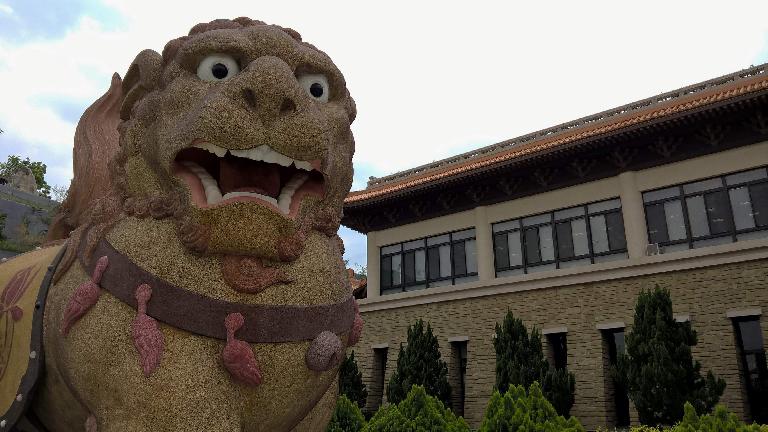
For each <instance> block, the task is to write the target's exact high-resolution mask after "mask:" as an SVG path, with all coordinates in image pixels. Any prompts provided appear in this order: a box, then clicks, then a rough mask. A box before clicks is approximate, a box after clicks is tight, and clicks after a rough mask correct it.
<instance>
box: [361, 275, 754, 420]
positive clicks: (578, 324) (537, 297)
mask: <svg viewBox="0 0 768 432" xmlns="http://www.w3.org/2000/svg"><path fill="white" fill-rule="evenodd" d="M655 284H658V285H659V286H661V287H665V288H669V289H670V290H671V292H672V300H673V307H674V312H675V314H689V315H690V317H691V321H692V323H693V327H694V329H695V330H696V331H697V332H698V336H699V343H698V345H697V346H695V347H694V348H693V355H694V358H695V359H697V360H699V361H700V362H701V364H702V369H703V370H704V371H706V370H707V369H712V370H713V371H714V373H715V374H717V375H718V376H720V377H722V378H723V379H725V380H726V382H727V387H726V390H725V394H724V395H723V397H722V399H721V402H722V403H724V404H725V405H726V406H727V407H728V409H730V410H732V411H734V412H735V413H737V414H738V415H739V416H741V417H743V418H748V407H747V404H746V395H745V391H744V387H743V382H742V381H741V380H740V378H739V376H740V375H739V369H740V367H741V366H740V360H739V357H738V354H737V342H736V339H735V334H734V329H733V325H732V323H731V320H730V319H728V318H726V315H725V313H726V311H728V310H732V309H746V308H755V307H759V308H762V310H763V312H764V313H765V311H768V261H766V260H758V261H749V262H742V263H736V264H727V265H720V266H713V267H707V268H703V269H695V270H686V271H678V272H669V273H659V274H654V275H649V276H638V277H633V278H626V279H618V280H612V281H605V282H596V283H587V284H581V285H572V286H565V287H551V288H546V289H536V290H531V291H522V292H514V293H509V294H502V295H496V296H487V297H480V298H473V299H464V300H454V301H445V302H439V303H430V304H424V305H419V306H413V307H403V308H398V309H388V310H379V311H370V312H363V314H362V315H363V319H364V320H365V322H366V328H367V329H368V331H366V332H363V338H362V340H361V341H360V344H358V346H357V347H355V357H356V358H357V361H358V364H359V366H360V369H361V371H363V379H364V381H365V384H366V385H367V386H368V402H367V406H366V409H368V410H370V409H375V408H376V407H377V406H378V404H379V403H380V401H382V400H383V402H384V403H386V383H387V382H388V381H389V379H390V377H391V375H392V372H393V371H394V370H395V367H396V362H397V352H398V347H399V345H400V344H401V343H405V342H406V330H407V328H408V325H409V324H412V323H413V322H414V321H415V320H416V319H418V318H423V319H424V320H426V321H429V322H430V323H431V325H432V328H433V329H434V332H435V335H436V336H437V337H438V339H439V341H440V350H441V352H442V355H443V358H444V359H445V360H446V361H447V362H448V365H449V368H452V369H455V367H456V364H457V360H456V359H454V358H453V356H455V355H456V354H455V352H456V350H455V349H452V348H451V344H450V343H449V342H448V338H452V337H457V336H468V337H469V340H468V342H467V350H468V360H467V372H466V390H465V391H466V394H465V402H464V414H465V418H466V419H467V421H468V422H469V424H470V426H472V427H478V426H479V424H480V422H481V421H482V416H483V414H484V411H485V406H486V403H487V401H488V399H489V397H490V394H491V392H492V391H493V386H494V382H495V352H494V349H493V334H494V326H495V324H496V322H500V321H501V320H503V318H504V315H505V313H506V311H507V309H509V310H511V311H512V312H514V314H515V315H516V316H518V317H520V318H522V319H523V321H524V322H525V323H526V325H527V326H528V327H529V328H531V327H533V326H536V327H537V328H539V329H541V328H547V327H560V326H567V328H568V368H569V369H570V370H571V371H572V372H574V374H575V376H576V403H575V405H574V407H573V410H572V414H573V415H575V416H577V417H578V418H579V419H580V420H581V422H582V423H583V424H584V426H585V427H586V428H587V429H594V428H596V427H598V426H604V425H607V424H610V423H611V422H613V419H614V413H613V400H612V388H611V385H610V383H609V382H608V381H609V380H607V363H608V354H607V349H608V348H607V344H606V343H605V341H604V339H603V336H602V334H601V332H600V331H599V330H597V329H596V326H597V324H599V323H605V322H616V321H624V322H625V323H626V324H627V325H628V326H631V324H632V321H633V313H634V312H633V310H634V304H635V300H636V298H637V294H638V293H639V292H640V290H641V289H644V288H652V287H653V286H654V285H655ZM761 325H762V329H763V337H764V338H765V337H766V335H768V318H765V317H763V318H762V319H761ZM371 329H375V331H372V330H371ZM543 343H544V344H545V346H544V349H545V352H546V351H547V350H548V348H549V347H548V346H546V344H547V341H546V338H544V342H543ZM382 344H387V345H388V347H389V348H388V355H387V359H386V370H385V373H384V388H382V386H381V385H380V383H379V382H377V381H380V380H377V379H376V377H377V376H379V374H380V365H379V364H377V363H378V362H376V360H375V354H374V351H375V350H374V349H373V347H375V346H381V345H382ZM450 375H451V377H455V376H456V372H455V371H454V370H451V371H450ZM456 382H457V380H456V378H453V379H452V382H451V384H452V385H455V384H456ZM631 417H632V421H633V423H635V422H636V421H637V413H636V412H635V411H634V409H631Z"/></svg>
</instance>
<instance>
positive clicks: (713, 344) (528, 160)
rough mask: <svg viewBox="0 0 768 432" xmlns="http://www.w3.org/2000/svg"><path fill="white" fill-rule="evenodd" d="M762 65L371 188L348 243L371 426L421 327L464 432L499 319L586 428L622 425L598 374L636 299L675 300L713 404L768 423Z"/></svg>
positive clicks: (358, 206)
mask: <svg viewBox="0 0 768 432" xmlns="http://www.w3.org/2000/svg"><path fill="white" fill-rule="evenodd" d="M766 167H768V65H761V66H757V67H753V68H750V69H747V70H743V71H740V72H737V73H734V74H731V75H727V76H723V77H720V78H716V79H713V80H710V81H706V82H702V83H699V84H695V85H692V86H689V87H686V88H683V89H680V90H677V91H673V92H669V93H665V94H661V95H658V96H655V97H652V98H649V99H645V100H641V101H638V102H635V103H632V104H629V105H625V106H622V107H619V108H616V109H613V110H609V111H606V112H602V113H599V114H596V115H593V116H589V117H585V118H582V119H579V120H576V121H573V122H570V123H566V124H562V125H559V126H555V127H552V128H549V129H546V130H542V131H539V132H535V133H532V134H529V135H526V136H522V137H519V138H515V139H511V140H508V141H504V142H501V143H498V144H495V145H492V146H489V147H485V148H482V149H478V150H476V151H472V152H469V153H465V154H461V155H458V156H455V157H452V158H449V159H446V160H442V161H438V162H435V163H431V164H428V165H424V166H420V167H416V168H413V169H410V170H408V171H404V172H400V173H397V174H393V175H390V176H387V177H383V178H377V179H372V180H371V181H370V182H369V184H368V187H367V188H366V189H365V190H362V191H357V192H352V193H351V194H350V195H349V196H348V197H347V199H346V202H345V208H344V214H345V216H344V219H343V223H344V225H346V226H348V227H350V228H352V229H355V230H357V231H359V232H362V233H365V234H367V236H368V240H367V243H368V283H367V298H366V299H365V300H361V301H360V310H361V312H362V315H363V319H364V320H365V321H366V331H364V333H363V338H362V340H361V341H360V343H359V344H358V345H357V347H356V348H355V351H356V353H355V356H356V358H357V359H358V362H359V365H360V367H361V369H362V370H363V376H364V380H365V382H366V384H367V386H368V392H369V393H368V394H369V397H368V403H367V407H366V408H367V409H368V410H374V409H376V408H377V407H378V406H379V405H380V404H382V403H384V402H386V395H385V391H384V387H385V384H386V382H387V381H388V380H389V378H390V376H391V373H392V371H393V370H394V368H395V363H396V360H397V352H398V347H399V345H400V344H401V343H404V342H405V340H406V329H407V327H408V325H409V324H412V323H413V322H414V321H415V320H416V319H418V318H423V319H425V320H426V321H429V322H430V323H431V325H432V326H433V328H434V331H435V334H436V335H437V336H438V338H439V340H440V343H441V346H440V348H441V351H442V355H443V358H444V359H446V361H447V362H448V366H449V371H450V372H449V374H450V379H451V384H452V387H453V389H454V398H453V399H454V401H453V405H454V407H453V408H454V410H455V411H457V412H458V413H461V414H463V415H464V417H465V418H466V419H467V420H468V422H469V423H470V425H471V426H473V427H477V426H478V425H479V424H480V422H481V419H482V416H483V413H484V410H485V405H486V403H487V401H488V399H489V397H490V394H491V392H492V390H493V386H494V380H495V370H494V367H495V352H494V349H493V340H492V338H493V333H494V326H495V323H496V322H500V321H501V320H502V319H503V317H504V315H505V313H506V311H507V310H508V309H509V310H512V311H513V312H514V313H515V315H516V316H518V317H521V318H522V319H523V320H524V321H525V322H526V324H527V325H528V327H529V328H530V327H532V326H536V327H537V328H538V329H540V330H542V333H543V334H544V335H545V336H546V337H545V338H544V339H545V351H546V352H548V355H549V357H550V363H554V364H558V365H565V364H567V367H568V369H569V370H571V371H572V372H574V374H575V376H576V403H575V405H574V407H573V410H572V414H573V415H576V416H577V417H578V418H579V419H580V420H581V421H582V423H583V424H584V425H585V427H587V428H596V427H598V426H604V425H608V426H610V425H617V424H626V423H627V422H629V421H633V422H635V421H636V419H637V414H636V412H633V409H632V407H631V404H630V403H629V402H628V401H627V398H626V395H624V394H622V392H616V391H614V388H613V383H612V381H611V380H610V379H609V377H608V374H607V370H608V368H609V367H610V364H611V363H612V362H613V361H614V359H615V358H616V355H617V352H620V351H621V350H622V349H623V342H624V332H625V330H626V329H628V326H631V324H632V320H633V307H634V304H635V301H636V298H637V294H638V293H639V292H640V290H641V289H643V288H652V287H653V286H654V285H655V284H658V285H660V286H662V287H666V288H669V289H670V290H671V292H672V298H673V303H674V309H675V310H674V312H675V316H676V319H678V320H690V321H691V322H692V324H693V327H694V329H696V330H697V332H698V335H699V343H698V345H697V346H696V347H694V350H693V354H694V358H695V359H697V360H699V361H701V363H702V366H703V369H704V370H707V369H712V370H713V371H714V372H715V373H716V374H717V375H719V376H720V377H722V378H724V379H725V380H726V382H727V388H726V390H725V394H724V395H723V397H722V399H721V402H722V403H724V404H726V405H727V407H728V408H729V409H731V410H733V411H734V412H736V413H737V414H738V415H740V416H741V417H743V418H744V419H745V420H750V419H758V418H759V419H761V420H762V421H764V422H765V421H768V420H766V417H768V413H766V410H767V409H768V408H766V407H768V397H767V396H766V395H767V394H768V371H766V357H765V337H766V335H767V334H768V317H765V316H763V312H764V311H768V171H767V170H766Z"/></svg>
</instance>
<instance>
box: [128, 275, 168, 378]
mask: <svg viewBox="0 0 768 432" xmlns="http://www.w3.org/2000/svg"><path fill="white" fill-rule="evenodd" d="M150 297H152V288H151V287H150V286H149V285H147V284H141V285H139V287H138V288H136V302H137V304H138V312H137V314H136V318H134V319H133V323H132V324H131V336H132V337H133V346H135V347H136V351H138V353H139V362H140V363H141V370H142V371H143V372H144V376H145V377H147V378H148V377H149V375H151V374H152V372H154V370H155V369H157V367H158V366H160V360H161V359H162V358H163V348H164V347H165V340H164V339H163V333H162V332H161V331H160V329H159V328H157V321H156V320H155V319H154V318H152V317H151V316H149V315H147V302H149V298H150Z"/></svg>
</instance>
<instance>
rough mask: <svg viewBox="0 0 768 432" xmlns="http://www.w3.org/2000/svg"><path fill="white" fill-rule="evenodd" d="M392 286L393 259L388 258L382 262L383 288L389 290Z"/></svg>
mask: <svg viewBox="0 0 768 432" xmlns="http://www.w3.org/2000/svg"><path fill="white" fill-rule="evenodd" d="M391 286H392V257H386V258H384V259H382V260H381V287H382V288H389V287H391Z"/></svg>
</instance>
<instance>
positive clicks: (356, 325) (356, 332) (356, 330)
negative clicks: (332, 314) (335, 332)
mask: <svg viewBox="0 0 768 432" xmlns="http://www.w3.org/2000/svg"><path fill="white" fill-rule="evenodd" d="M363 324H364V322H363V317H361V316H360V306H358V305H357V300H355V322H353V323H352V330H350V331H349V337H348V338H347V345H349V346H354V345H357V343H358V342H359V341H360V336H361V335H362V334H363Z"/></svg>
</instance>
